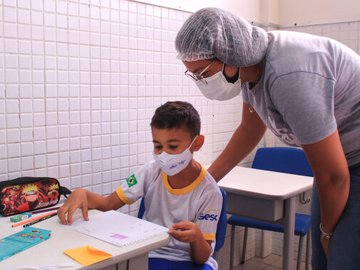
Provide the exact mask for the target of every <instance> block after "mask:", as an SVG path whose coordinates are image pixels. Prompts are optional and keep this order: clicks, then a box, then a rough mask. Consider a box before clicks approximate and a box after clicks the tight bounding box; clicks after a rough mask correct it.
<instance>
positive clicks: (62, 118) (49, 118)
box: [0, 0, 241, 211]
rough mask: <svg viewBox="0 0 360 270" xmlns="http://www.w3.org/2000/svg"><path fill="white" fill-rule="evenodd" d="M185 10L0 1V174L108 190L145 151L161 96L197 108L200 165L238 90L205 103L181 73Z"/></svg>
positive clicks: (234, 119)
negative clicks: (179, 37) (179, 43)
mask: <svg viewBox="0 0 360 270" xmlns="http://www.w3.org/2000/svg"><path fill="white" fill-rule="evenodd" d="M188 16H189V13H188V12H184V11H179V10H174V9H169V8H163V7H159V6H152V5H147V4H143V3H137V2H133V1H125V0H121V1H119V0H107V1H106V0H101V1H99V0H64V1H63V0H56V1H55V0H36V1H30V0H22V1H12V0H0V181H4V180H9V179H14V178H16V177H20V176H49V177H55V178H58V179H59V180H60V182H61V183H62V184H63V185H65V186H67V187H68V188H71V189H74V188H77V187H84V188H87V189H90V190H93V191H95V192H98V193H102V194H107V193H110V192H112V191H113V190H114V189H115V187H116V186H118V185H119V182H120V181H123V180H124V179H126V178H127V177H128V176H129V175H130V172H131V171H133V170H135V169H136V168H138V167H139V166H140V165H141V164H144V163H145V162H146V161H148V160H150V159H152V154H151V153H152V139H151V133H150V128H149V123H150V119H151V117H152V115H153V113H154V110H155V108H156V107H158V106H159V105H160V104H162V103H164V102H166V101H168V100H186V101H189V102H191V103H192V104H194V106H195V107H196V108H197V109H198V111H199V113H200V115H201V118H202V132H203V134H204V135H205V137H206V139H205V145H204V147H203V149H202V150H201V151H200V152H199V153H197V154H196V155H195V156H196V158H197V159H198V160H200V161H201V162H202V163H204V164H205V163H210V162H211V161H212V160H213V159H214V158H215V157H216V156H217V155H218V154H219V152H220V151H221V150H222V149H223V147H224V145H225V144H226V142H227V140H228V139H229V137H230V136H231V134H232V132H233V130H234V129H235V127H236V126H237V125H238V123H239V121H240V117H241V98H240V97H239V98H236V99H234V100H232V101H229V102H212V101H209V100H207V99H206V98H204V97H203V96H202V95H201V93H200V91H198V89H197V88H196V86H195V84H194V83H193V82H192V81H190V80H189V79H188V78H187V77H186V76H184V70H185V67H184V66H183V65H182V63H181V62H180V61H179V60H177V59H176V53H175V49H174V39H175V36H176V33H177V31H178V29H179V28H180V27H181V25H182V24H183V22H184V21H185V19H186V18H187V17H188ZM135 209H136V206H135V207H133V208H132V209H131V210H135ZM128 210H129V209H128V208H127V209H126V211H128Z"/></svg>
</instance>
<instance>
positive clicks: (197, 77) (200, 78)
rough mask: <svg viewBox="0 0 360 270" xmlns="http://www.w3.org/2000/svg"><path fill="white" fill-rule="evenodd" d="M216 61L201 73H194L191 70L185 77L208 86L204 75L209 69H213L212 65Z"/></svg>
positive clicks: (186, 72) (187, 71)
mask: <svg viewBox="0 0 360 270" xmlns="http://www.w3.org/2000/svg"><path fill="white" fill-rule="evenodd" d="M215 60H216V59H213V60H212V61H211V62H210V64H208V65H207V66H206V67H205V68H204V69H203V70H202V71H201V72H200V73H192V72H190V71H189V70H186V71H185V75H186V76H187V77H189V78H191V79H193V80H194V81H195V82H197V81H201V82H202V83H204V84H207V81H206V80H204V79H205V78H206V77H204V74H205V72H206V71H208V69H209V68H210V67H211V65H212V64H213V63H214V61H215Z"/></svg>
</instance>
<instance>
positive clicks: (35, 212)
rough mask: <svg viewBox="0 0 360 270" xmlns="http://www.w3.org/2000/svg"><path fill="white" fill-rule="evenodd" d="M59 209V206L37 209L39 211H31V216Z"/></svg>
mask: <svg viewBox="0 0 360 270" xmlns="http://www.w3.org/2000/svg"><path fill="white" fill-rule="evenodd" d="M59 208H60V206H57V207H53V208H44V209H39V210H35V211H32V212H31V214H38V213H44V212H50V211H53V210H58V209H59Z"/></svg>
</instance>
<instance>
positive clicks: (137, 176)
mask: <svg viewBox="0 0 360 270" xmlns="http://www.w3.org/2000/svg"><path fill="white" fill-rule="evenodd" d="M152 167H153V164H151V163H149V164H147V165H144V166H142V167H140V168H139V169H138V170H136V171H135V172H134V173H133V174H131V175H130V176H129V177H128V178H127V179H126V180H122V181H121V182H120V186H119V187H118V188H117V189H116V194H117V195H118V196H119V198H120V200H121V201H123V202H124V203H126V204H132V203H133V202H135V201H137V200H138V199H140V198H141V197H143V196H144V194H145V190H146V187H147V185H148V183H149V182H150V181H151V179H153V177H152V176H153V174H154V173H153V170H152Z"/></svg>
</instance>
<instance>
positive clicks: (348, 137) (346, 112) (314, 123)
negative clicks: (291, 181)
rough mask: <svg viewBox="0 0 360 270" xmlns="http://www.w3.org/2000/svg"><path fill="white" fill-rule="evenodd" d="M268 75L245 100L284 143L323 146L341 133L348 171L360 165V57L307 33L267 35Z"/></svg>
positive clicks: (250, 91)
mask: <svg viewBox="0 0 360 270" xmlns="http://www.w3.org/2000/svg"><path fill="white" fill-rule="evenodd" d="M268 35H269V46H268V49H267V53H266V56H265V66H264V73H263V76H262V78H261V80H260V81H259V82H258V83H257V84H256V85H255V87H254V88H253V89H251V90H250V89H249V87H248V84H244V85H243V86H242V88H243V92H242V93H243V94H242V95H243V99H244V102H245V103H249V104H250V105H251V106H252V107H253V108H254V109H255V110H256V112H257V113H258V114H259V116H260V118H261V119H262V120H263V121H264V123H265V124H266V125H267V127H268V128H269V129H271V130H272V132H273V133H274V134H275V135H276V136H277V137H279V138H280V140H282V141H283V142H284V143H286V144H288V145H293V146H300V145H305V144H311V143H315V142H319V141H321V140H322V139H325V138H326V137H328V136H329V135H330V134H332V133H333V132H334V131H335V129H336V128H337V129H338V131H339V134H340V138H341V143H342V146H343V149H344V152H345V155H346V158H347V161H348V165H349V166H352V165H354V164H358V163H360V56H359V55H357V54H356V53H355V52H354V51H352V50H351V49H349V48H348V47H346V46H344V45H343V44H341V43H339V42H337V41H335V40H332V39H328V38H323V37H318V36H313V35H309V34H304V33H297V32H286V31H273V32H269V34H268Z"/></svg>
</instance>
